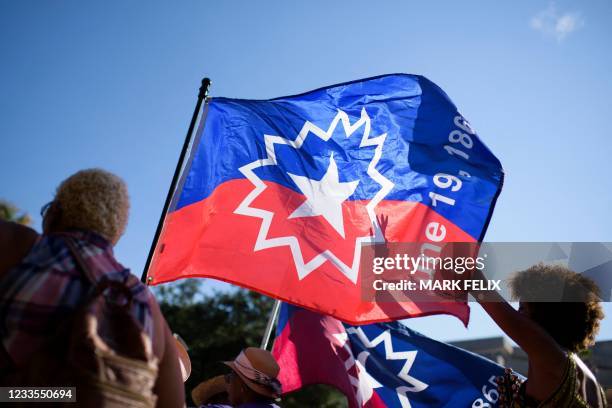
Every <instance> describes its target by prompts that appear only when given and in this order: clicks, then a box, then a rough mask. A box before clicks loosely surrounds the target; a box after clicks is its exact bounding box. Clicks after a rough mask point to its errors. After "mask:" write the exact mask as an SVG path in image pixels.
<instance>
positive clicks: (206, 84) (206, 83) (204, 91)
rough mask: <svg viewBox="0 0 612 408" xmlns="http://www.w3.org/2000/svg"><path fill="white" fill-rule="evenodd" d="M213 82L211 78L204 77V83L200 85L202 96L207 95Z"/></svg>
mask: <svg viewBox="0 0 612 408" xmlns="http://www.w3.org/2000/svg"><path fill="white" fill-rule="evenodd" d="M211 83H212V82H211V81H210V78H202V85H201V86H200V95H198V96H199V97H200V98H202V99H204V98H205V97H206V94H207V93H208V87H209V86H210V84H211Z"/></svg>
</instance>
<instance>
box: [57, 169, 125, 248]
mask: <svg viewBox="0 0 612 408" xmlns="http://www.w3.org/2000/svg"><path fill="white" fill-rule="evenodd" d="M53 201H54V202H55V203H56V204H57V205H58V206H59V208H60V210H61V223H62V225H63V226H64V227H65V228H79V229H85V230H89V231H93V232H96V233H98V234H100V235H102V236H103V237H104V238H106V239H108V240H109V241H111V242H113V243H115V242H117V241H118V240H119V237H120V236H121V235H122V234H123V232H124V231H125V227H126V225H127V220H128V213H129V209H130V200H129V196H128V191H127V186H126V185H125V182H124V181H123V180H122V179H121V178H119V177H118V176H116V175H114V174H112V173H109V172H108V171H105V170H102V169H86V170H81V171H79V172H77V173H75V174H73V175H72V176H70V177H68V178H67V179H66V180H64V181H63V182H62V183H61V184H60V185H59V187H58V188H57V191H56V193H55V198H54V200H53Z"/></svg>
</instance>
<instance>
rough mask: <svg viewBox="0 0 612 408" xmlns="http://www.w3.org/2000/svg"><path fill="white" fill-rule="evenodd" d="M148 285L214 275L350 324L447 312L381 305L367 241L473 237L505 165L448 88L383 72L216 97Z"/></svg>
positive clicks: (482, 226)
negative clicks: (369, 270)
mask: <svg viewBox="0 0 612 408" xmlns="http://www.w3.org/2000/svg"><path fill="white" fill-rule="evenodd" d="M204 116H205V122H204V121H203V122H202V123H203V124H202V125H201V127H200V129H199V131H198V133H197V137H196V138H195V141H194V144H193V146H192V149H191V155H190V157H189V160H188V162H187V165H186V169H185V171H184V173H183V177H182V180H181V182H180V183H179V187H178V188H177V191H176V192H175V195H174V200H173V204H172V205H171V208H170V211H169V213H168V214H167V216H166V219H165V222H164V226H163V231H162V234H161V236H160V239H159V242H158V245H157V247H156V248H155V252H154V256H153V261H152V264H151V267H150V268H149V271H148V279H149V280H148V282H149V283H151V284H158V283H162V282H168V281H172V280H175V279H179V278H187V277H212V278H216V279H220V280H223V281H226V282H231V283H234V284H237V285H241V286H243V287H246V288H249V289H253V290H256V291H259V292H262V293H264V294H267V295H269V296H272V297H275V298H279V299H282V300H284V301H287V302H290V303H293V304H297V305H300V306H303V307H306V308H309V309H312V310H316V311H320V312H322V313H327V314H332V315H333V316H335V317H337V318H339V319H341V320H343V321H346V322H351V323H367V322H376V321H385V320H393V319H398V318H403V317H409V316H422V315H427V314H432V313H442V312H444V313H451V314H453V315H455V316H457V317H458V318H460V319H461V320H462V321H463V322H464V323H467V321H468V318H469V308H468V306H467V304H465V303H456V302H455V303H453V302H446V303H443V304H441V303H430V302H424V303H417V302H410V301H406V302H400V303H393V302H386V303H385V304H382V303H377V302H375V301H373V300H367V299H363V298H362V296H361V292H360V285H361V282H362V276H361V274H360V270H359V266H360V258H361V247H362V245H364V244H367V243H369V242H380V241H381V225H379V222H378V219H377V216H380V215H385V216H387V217H388V226H387V228H386V238H387V240H388V241H389V242H424V243H428V242H475V241H478V240H481V239H482V237H483V236H484V233H485V230H486V227H487V224H488V222H489V219H490V217H491V214H492V211H493V207H494V205H495V201H496V199H497V196H498V194H499V192H500V190H501V186H502V181H503V171H502V168H501V165H500V162H499V160H498V159H497V158H496V157H495V156H494V155H493V154H492V153H491V152H490V151H489V149H488V148H487V147H486V146H485V145H484V144H483V143H482V142H481V141H480V139H479V138H478V137H477V136H476V133H475V132H474V130H473V128H472V127H471V126H470V125H469V123H468V122H467V120H466V119H465V118H464V117H463V116H462V115H461V114H460V113H459V112H458V110H457V108H456V107H455V105H454V104H453V103H452V102H451V101H450V99H449V98H448V97H447V96H446V94H445V93H444V92H443V91H442V90H441V89H440V88H439V87H438V86H436V85H435V84H434V83H432V82H431V81H429V80H427V79H426V78H424V77H422V76H416V75H404V74H394V75H385V76H380V77H375V78H370V79H365V80H360V81H355V82H350V83H345V84H341V85H334V86H330V87H326V88H322V89H318V90H315V91H311V92H308V93H305V94H301V95H297V96H290V97H283V98H278V99H273V100H265V101H254V100H242V99H228V98H213V99H211V100H209V101H208V102H207V103H206V105H205V108H204Z"/></svg>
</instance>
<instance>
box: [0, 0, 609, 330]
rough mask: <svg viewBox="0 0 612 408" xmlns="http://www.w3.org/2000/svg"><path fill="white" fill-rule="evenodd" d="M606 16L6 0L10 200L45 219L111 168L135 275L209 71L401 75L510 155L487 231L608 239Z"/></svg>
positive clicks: (328, 78) (531, 6)
mask: <svg viewBox="0 0 612 408" xmlns="http://www.w3.org/2000/svg"><path fill="white" fill-rule="evenodd" d="M611 17H612V3H611V2H609V1H606V0H589V1H584V2H571V1H557V2H544V1H514V2H504V3H502V2H489V1H469V2H467V1H466V2H457V1H431V2H417V1H408V0H401V1H391V0H386V1H380V2H373V1H355V0H351V1H322V0H321V1H302V2H297V1H291V2H290V1H264V0H260V1H229V0H223V1H220V0H219V1H205V0H198V1H189V0H183V1H180V2H162V1H144V0H143V1H136V0H132V1H124V0H107V1H104V2H83V1H79V0H74V1H62V0H54V1H36V0H19V1H16V0H13V1H8V0H0V58H1V63H0V138H1V143H0V197H1V198H5V199H8V200H10V201H12V202H13V203H15V204H16V205H18V206H19V207H21V208H22V209H24V210H26V211H27V212H29V213H30V214H31V215H33V218H34V221H35V227H36V228H39V227H40V217H39V216H38V211H39V208H40V207H41V205H43V204H44V203H46V202H47V201H49V200H50V199H51V197H52V195H53V191H54V189H55V187H56V186H57V184H58V183H59V182H60V181H61V180H63V179H64V178H65V177H67V176H68V175H70V174H72V173H73V172H75V171H77V170H79V169H83V168H87V167H94V166H96V167H103V168H106V169H108V170H110V171H113V172H116V173H117V174H119V175H121V176H122V177H123V178H124V179H125V180H126V181H127V183H128V186H129V189H130V192H131V199H132V209H131V218H130V223H129V226H128V229H127V232H126V234H125V236H124V238H123V239H122V240H121V242H120V243H119V245H118V246H117V248H116V255H117V257H118V259H119V260H120V261H122V262H123V263H124V264H125V265H127V266H129V267H131V268H132V269H133V271H134V273H136V274H137V275H140V273H141V271H142V268H143V266H144V262H145V260H146V257H147V254H148V251H149V247H150V243H151V240H152V238H153V234H154V231H155V228H156V225H157V221H158V218H159V214H160V211H161V209H162V206H163V202H164V199H165V196H166V193H167V189H168V186H169V183H170V180H171V178H172V174H173V172H174V167H175V165H176V161H177V158H178V155H179V151H180V148H181V145H182V142H183V139H184V136H185V132H186V129H187V125H188V122H189V119H190V116H191V113H192V111H193V106H194V103H195V97H196V94H197V88H198V86H199V83H200V80H201V78H202V77H203V76H209V77H210V78H212V80H213V86H212V88H211V94H212V95H213V96H215V95H216V96H228V97H240V98H253V99H265V98H271V97H277V96H283V95H289V94H295V93H300V92H304V91H307V90H310V89H314V88H318V87H321V86H324V85H330V84H334V83H338V82H344V81H348V80H353V79H358V78H363V77H368V76H373V75H378V74H384V73H393V72H406V73H414V74H422V75H425V76H426V77H428V78H429V79H431V80H433V81H434V82H436V83H437V84H438V85H440V86H441V87H442V88H443V89H444V90H445V91H446V92H447V93H448V94H449V95H450V97H451V98H452V99H453V101H454V102H455V103H456V104H457V106H459V108H460V110H461V111H462V113H463V114H464V115H465V116H466V117H467V118H468V119H469V120H470V122H471V123H472V125H473V126H474V127H475V129H476V130H477V131H478V133H479V135H480V137H481V138H482V140H483V141H484V142H485V143H486V144H487V145H488V146H489V147H490V148H491V150H492V151H493V152H494V153H495V154H496V155H497V156H498V157H499V158H500V160H501V162H502V164H503V166H504V168H505V170H506V173H507V177H506V183H505V187H504V190H503V191H502V194H501V196H500V199H499V202H498V205H497V209H496V211H495V214H494V216H493V220H492V222H491V224H490V227H489V232H488V234H487V237H486V239H487V240H489V241H612V230H611V227H612V217H610V214H609V212H610V210H612V189H611V187H612V181H611V179H610V177H611V171H610V170H611V169H612V168H611V165H610V161H611V158H612V157H611V156H612V138H611V135H612V125H611V122H610V118H611V117H612V108H611V106H612V105H611V104H610V103H609V101H608V100H607V97H606V95H612V80H611V79H610V73H611V72H612V49H611V48H612V46H611V39H612V26H611V25H610V24H609V21H610V18H611ZM207 285H211V284H210V283H207ZM605 309H606V311H607V314H608V315H609V316H610V317H609V318H608V319H606V320H605V321H604V324H603V327H602V330H601V334H600V336H599V338H600V339H612V323H611V322H612V307H611V305H610V304H606V305H605ZM408 324H410V325H411V326H412V327H413V328H415V329H417V330H420V331H422V332H424V333H426V334H429V335H432V336H434V337H436V338H439V339H442V340H456V339H467V338H476V337H482V336H495V335H500V334H501V331H500V330H499V329H498V328H497V327H496V326H495V325H494V324H493V323H492V322H491V320H490V319H489V318H488V317H486V315H484V313H483V312H482V309H481V308H480V307H479V306H478V305H473V307H472V321H471V323H470V327H469V329H468V330H466V329H464V328H463V327H462V325H461V323H459V321H458V320H457V319H454V318H452V317H444V316H441V317H428V318H422V319H413V320H412V321H410V322H408Z"/></svg>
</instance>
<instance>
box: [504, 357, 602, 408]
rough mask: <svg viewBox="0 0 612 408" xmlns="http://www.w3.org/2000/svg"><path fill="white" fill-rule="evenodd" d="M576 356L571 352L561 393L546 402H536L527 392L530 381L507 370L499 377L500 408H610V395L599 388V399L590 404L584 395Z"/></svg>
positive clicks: (560, 387)
mask: <svg viewBox="0 0 612 408" xmlns="http://www.w3.org/2000/svg"><path fill="white" fill-rule="evenodd" d="M577 358H578V357H576V356H575V355H574V354H573V353H568V355H567V364H566V365H565V372H564V374H563V379H562V381H561V384H560V385H559V387H558V388H557V390H556V391H555V392H554V393H553V394H552V395H551V396H550V397H548V398H547V399H546V400H544V401H541V402H540V401H536V400H534V399H533V398H531V397H530V396H529V395H527V393H526V388H527V381H524V382H521V380H520V379H519V378H518V377H517V376H516V375H514V374H512V370H510V369H506V371H505V373H504V375H502V376H499V377H497V379H496V381H497V390H498V392H499V407H500V408H605V407H607V403H606V396H605V394H604V391H603V389H602V388H601V387H599V385H597V387H598V393H599V396H597V397H594V399H595V400H597V401H592V402H591V404H589V403H588V402H587V401H586V400H585V398H584V396H583V393H581V392H580V390H581V389H583V388H584V387H583V384H582V383H581V381H580V379H579V378H578V370H579V368H578V366H577V363H576V359H577Z"/></svg>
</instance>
